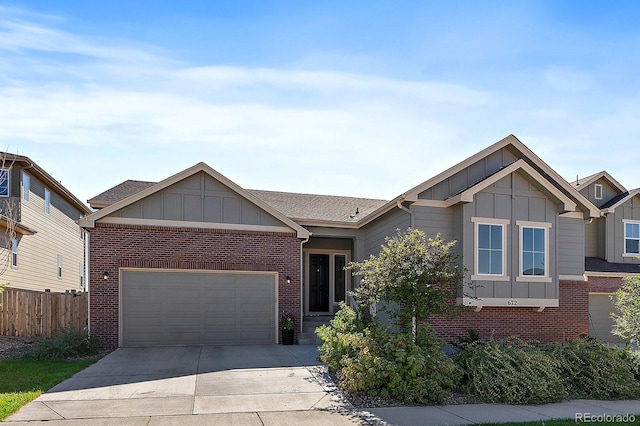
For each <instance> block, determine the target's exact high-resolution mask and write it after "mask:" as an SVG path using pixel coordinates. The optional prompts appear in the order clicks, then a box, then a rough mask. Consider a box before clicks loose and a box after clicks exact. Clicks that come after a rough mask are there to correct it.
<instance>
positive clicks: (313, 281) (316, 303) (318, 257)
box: [309, 254, 329, 312]
mask: <svg viewBox="0 0 640 426" xmlns="http://www.w3.org/2000/svg"><path fill="white" fill-rule="evenodd" d="M309 311H310V312H329V255H328V254H310V255H309Z"/></svg>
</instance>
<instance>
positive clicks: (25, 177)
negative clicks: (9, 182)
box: [22, 170, 31, 201]
mask: <svg viewBox="0 0 640 426" xmlns="http://www.w3.org/2000/svg"><path fill="white" fill-rule="evenodd" d="M30 192H31V176H30V175H29V174H28V173H27V172H25V171H24V170H23V171H22V200H23V201H29V198H30V195H29V193H30Z"/></svg>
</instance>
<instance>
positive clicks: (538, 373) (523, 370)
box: [455, 338, 566, 404]
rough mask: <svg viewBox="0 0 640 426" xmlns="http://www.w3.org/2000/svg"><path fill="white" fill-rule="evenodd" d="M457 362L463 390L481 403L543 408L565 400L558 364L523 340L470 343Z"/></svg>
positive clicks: (459, 355) (458, 356)
mask: <svg viewBox="0 0 640 426" xmlns="http://www.w3.org/2000/svg"><path fill="white" fill-rule="evenodd" d="M455 360H456V363H457V364H458V365H459V366H460V368H461V369H462V370H463V371H464V378H463V386H462V389H463V390H464V391H465V392H467V393H470V394H472V395H474V396H476V397H477V398H479V399H481V400H482V401H485V402H493V403H496V402H497V403H506V404H541V403H546V402H554V401H561V400H562V399H564V398H565V397H566V391H565V389H564V386H563V382H562V379H561V378H560V375H559V373H558V369H559V363H558V361H556V360H554V359H553V358H551V357H549V356H548V355H547V354H546V353H544V352H543V351H542V350H541V349H539V348H536V347H535V346H531V345H529V344H527V343H525V342H523V341H521V340H518V339H515V338H512V339H505V340H498V341H490V342H476V343H471V344H469V345H466V346H464V347H463V348H462V350H461V351H460V352H459V353H458V355H457V356H456V358H455Z"/></svg>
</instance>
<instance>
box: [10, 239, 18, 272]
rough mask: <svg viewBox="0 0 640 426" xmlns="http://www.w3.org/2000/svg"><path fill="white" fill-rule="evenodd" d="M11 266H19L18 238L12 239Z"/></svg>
mask: <svg viewBox="0 0 640 426" xmlns="http://www.w3.org/2000/svg"><path fill="white" fill-rule="evenodd" d="M11 267H12V268H17V267H18V239H17V238H14V239H12V240H11Z"/></svg>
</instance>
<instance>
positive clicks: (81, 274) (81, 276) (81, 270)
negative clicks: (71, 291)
mask: <svg viewBox="0 0 640 426" xmlns="http://www.w3.org/2000/svg"><path fill="white" fill-rule="evenodd" d="M78 266H79V270H80V288H84V263H82V262H80V263H79V264H78Z"/></svg>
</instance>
